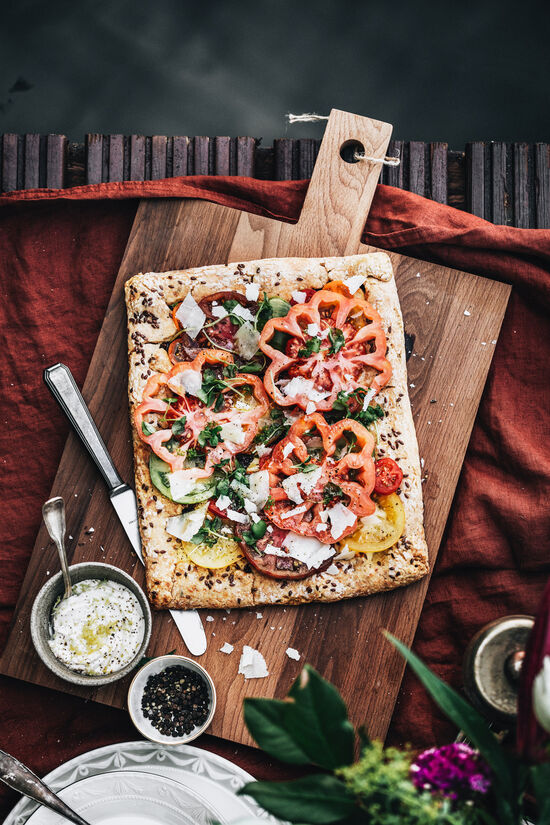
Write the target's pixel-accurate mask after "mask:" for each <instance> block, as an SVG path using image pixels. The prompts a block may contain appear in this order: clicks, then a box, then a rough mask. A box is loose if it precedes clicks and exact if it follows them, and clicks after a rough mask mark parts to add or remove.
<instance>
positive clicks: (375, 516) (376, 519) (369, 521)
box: [360, 505, 386, 527]
mask: <svg viewBox="0 0 550 825" xmlns="http://www.w3.org/2000/svg"><path fill="white" fill-rule="evenodd" d="M360 521H361V524H364V525H365V526H366V527H370V526H372V527H378V526H379V525H380V524H382V523H383V522H384V521H386V514H385V513H384V511H383V510H382V508H381V507H378V505H376V510H375V511H374V513H372V514H371V515H370V516H364V517H363V518H362V519H360Z"/></svg>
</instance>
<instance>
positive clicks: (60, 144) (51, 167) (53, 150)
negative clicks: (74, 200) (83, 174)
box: [46, 135, 67, 189]
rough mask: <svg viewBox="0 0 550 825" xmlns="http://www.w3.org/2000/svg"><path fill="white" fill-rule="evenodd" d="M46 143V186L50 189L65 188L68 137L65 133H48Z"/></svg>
mask: <svg viewBox="0 0 550 825" xmlns="http://www.w3.org/2000/svg"><path fill="white" fill-rule="evenodd" d="M46 145H47V166H46V186H47V187H48V189H63V185H64V180H65V152H66V148H67V138H66V137H65V135H48V137H47V144H46Z"/></svg>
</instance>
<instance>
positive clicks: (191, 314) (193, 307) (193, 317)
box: [176, 292, 206, 339]
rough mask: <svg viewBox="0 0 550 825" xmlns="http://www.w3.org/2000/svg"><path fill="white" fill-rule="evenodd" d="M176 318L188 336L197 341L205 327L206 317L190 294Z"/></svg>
mask: <svg viewBox="0 0 550 825" xmlns="http://www.w3.org/2000/svg"><path fill="white" fill-rule="evenodd" d="M176 318H177V319H178V321H179V322H180V324H181V325H182V327H183V329H184V330H185V332H186V333H187V334H188V336H189V337H190V338H193V339H195V338H196V337H197V335H198V334H199V332H200V331H201V329H202V328H203V326H204V322H205V320H206V315H205V314H204V312H203V311H202V309H201V308H200V306H199V305H198V304H197V302H196V301H195V299H194V298H193V296H192V295H191V293H190V292H188V293H187V295H186V296H185V298H184V300H183V301H182V302H181V304H180V305H179V307H178V309H177V311H176Z"/></svg>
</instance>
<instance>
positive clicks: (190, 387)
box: [170, 370, 202, 396]
mask: <svg viewBox="0 0 550 825" xmlns="http://www.w3.org/2000/svg"><path fill="white" fill-rule="evenodd" d="M170 386H172V387H175V388H177V389H180V388H181V389H182V390H183V391H184V392H185V393H186V394H187V395H195V396H197V395H198V394H199V392H200V389H201V387H202V375H201V374H200V372H199V371H198V370H183V372H178V373H176V374H175V375H174V377H173V378H171V379H170Z"/></svg>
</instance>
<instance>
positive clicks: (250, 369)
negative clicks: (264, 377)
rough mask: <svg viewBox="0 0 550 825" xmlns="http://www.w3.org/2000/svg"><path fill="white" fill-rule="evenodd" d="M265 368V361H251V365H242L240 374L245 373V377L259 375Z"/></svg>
mask: <svg viewBox="0 0 550 825" xmlns="http://www.w3.org/2000/svg"><path fill="white" fill-rule="evenodd" d="M264 367H265V361H251V362H250V363H249V364H241V366H240V367H239V372H243V373H245V375H248V374H252V375H257V374H258V373H260V372H261V371H262V370H263V368H264Z"/></svg>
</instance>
